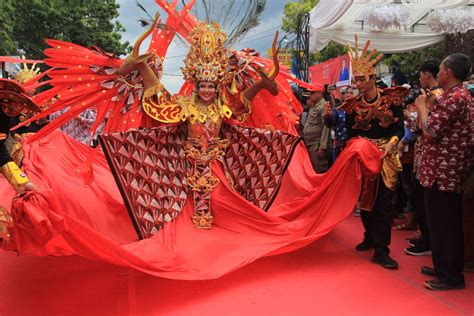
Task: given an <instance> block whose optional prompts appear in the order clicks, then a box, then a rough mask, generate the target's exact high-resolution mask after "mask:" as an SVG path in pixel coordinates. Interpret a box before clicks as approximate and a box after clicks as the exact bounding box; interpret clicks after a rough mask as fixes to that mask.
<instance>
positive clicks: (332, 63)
mask: <svg viewBox="0 0 474 316" xmlns="http://www.w3.org/2000/svg"><path fill="white" fill-rule="evenodd" d="M350 65H351V62H350V59H349V55H348V54H345V55H341V56H339V57H336V58H333V59H329V60H327V61H325V62H322V63H319V64H317V65H314V66H311V67H309V76H310V80H311V82H312V83H316V84H321V85H324V84H329V85H336V86H337V87H342V86H348V85H350V83H351V69H350V67H351V66H350Z"/></svg>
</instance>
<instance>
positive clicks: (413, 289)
mask: <svg viewBox="0 0 474 316" xmlns="http://www.w3.org/2000/svg"><path fill="white" fill-rule="evenodd" d="M361 230H362V229H361V225H360V222H359V219H357V218H352V217H351V218H348V219H347V220H345V221H344V222H343V223H341V224H339V225H338V226H337V227H336V229H335V230H334V231H333V232H332V233H331V234H329V235H328V236H327V237H325V238H323V239H321V240H319V241H317V242H315V243H313V244H312V245H310V246H308V247H306V248H303V249H301V250H299V251H296V252H293V253H290V254H284V255H280V256H274V257H269V258H264V259H261V260H258V261H257V262H255V263H253V264H250V265H249V266H246V267H244V268H243V269H240V270H238V271H236V272H234V273H231V274H229V275H227V276H225V277H223V278H221V279H217V280H211V281H174V280H168V279H161V278H156V277H152V276H149V275H145V274H143V273H139V272H136V271H131V270H128V269H124V268H119V267H115V266H110V265H106V264H103V263H97V262H92V261H88V260H85V259H81V258H79V257H61V258H55V257H42V258H40V257H31V256H24V257H16V256H15V254H13V253H5V252H2V253H0V280H1V281H0V315H2V316H3V315H15V316H16V315H33V314H34V315H474V299H473V298H474V275H473V274H472V273H466V282H467V288H466V290H463V291H451V292H433V291H429V290H425V289H424V288H423V286H422V284H423V281H424V280H425V279H426V278H425V277H424V276H423V275H421V274H420V273H419V267H420V266H421V265H422V264H430V261H431V260H430V257H410V256H407V255H405V254H403V247H405V245H406V243H405V242H404V240H403V237H405V236H407V235H409V234H410V233H411V232H398V231H394V232H393V242H392V253H393V257H394V258H395V259H397V260H398V261H399V263H400V265H401V268H400V269H399V270H397V271H388V270H385V269H383V268H381V267H379V266H377V265H375V264H372V263H371V262H370V260H369V259H370V255H371V253H370V252H364V253H358V252H356V251H354V250H353V247H354V245H355V244H356V243H357V242H358V241H359V239H360V238H361Z"/></svg>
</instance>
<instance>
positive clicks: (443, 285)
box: [425, 279, 466, 291]
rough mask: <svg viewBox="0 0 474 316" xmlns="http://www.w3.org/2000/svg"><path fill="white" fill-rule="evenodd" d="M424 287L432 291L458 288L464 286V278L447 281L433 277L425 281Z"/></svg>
mask: <svg viewBox="0 0 474 316" xmlns="http://www.w3.org/2000/svg"><path fill="white" fill-rule="evenodd" d="M425 287H426V288H428V289H430V290H434V291H449V290H460V289H464V288H465V287H466V284H465V283H464V280H462V281H458V282H447V281H445V280H440V279H433V280H428V281H426V282H425Z"/></svg>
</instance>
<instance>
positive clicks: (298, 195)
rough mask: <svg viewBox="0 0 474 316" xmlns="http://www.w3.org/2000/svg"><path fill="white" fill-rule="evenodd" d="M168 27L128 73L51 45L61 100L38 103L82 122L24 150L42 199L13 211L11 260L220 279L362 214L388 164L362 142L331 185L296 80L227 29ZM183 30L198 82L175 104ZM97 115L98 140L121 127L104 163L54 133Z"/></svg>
mask: <svg viewBox="0 0 474 316" xmlns="http://www.w3.org/2000/svg"><path fill="white" fill-rule="evenodd" d="M183 12H184V11H183ZM157 23H158V20H157V19H155V23H154V24H153V26H152V28H150V30H149V32H148V33H152V41H151V43H152V44H151V47H150V49H149V50H148V52H147V53H146V54H143V55H140V54H139V52H138V51H139V43H140V42H141V41H142V40H143V38H144V37H145V36H147V35H148V34H145V35H144V36H143V37H142V38H141V39H140V40H139V41H138V42H137V45H136V46H135V49H134V53H133V54H132V56H131V57H129V58H128V59H127V60H125V61H123V60H121V59H118V58H116V57H114V56H111V55H110V54H107V53H104V52H103V51H101V50H99V49H96V48H93V49H87V48H83V47H80V46H78V45H74V44H71V43H66V42H60V41H51V40H49V41H48V43H49V44H50V45H51V46H52V48H50V49H47V50H46V51H45V54H46V55H47V56H48V57H49V58H47V59H46V63H47V64H48V65H50V66H52V67H55V69H53V70H52V71H51V72H50V73H49V74H48V75H49V77H50V78H51V80H50V84H51V85H52V86H53V88H52V89H50V90H47V91H45V92H43V93H41V94H38V95H36V96H35V97H34V98H33V99H34V100H35V101H36V102H38V103H40V104H41V103H44V102H47V101H49V100H50V99H51V98H53V97H55V98H56V99H57V101H56V102H55V103H53V104H52V105H51V106H50V107H49V109H47V110H45V111H43V112H42V113H41V115H39V116H37V117H35V118H33V119H38V118H41V117H43V116H46V115H48V114H49V113H52V112H55V111H58V110H61V109H64V108H66V107H70V109H69V111H67V112H65V113H64V114H63V115H62V116H60V117H58V118H57V119H56V120H55V121H53V122H51V123H50V124H49V125H48V126H46V127H45V128H43V129H42V130H41V131H40V132H39V133H37V134H35V135H34V136H32V137H30V138H29V141H30V144H28V145H26V146H25V162H24V165H25V170H26V172H27V173H28V175H31V177H32V178H33V179H34V180H35V183H37V184H38V186H39V187H40V188H41V190H39V192H32V193H28V194H26V195H24V196H23V197H21V198H18V199H15V200H14V202H13V205H12V209H11V213H12V214H11V215H12V217H13V220H14V225H13V228H12V240H11V242H10V243H9V244H8V245H6V246H5V248H7V249H11V250H15V251H17V252H19V253H34V254H38V255H46V254H49V255H68V254H78V255H81V256H83V257H87V258H92V259H98V260H103V261H106V262H109V263H113V264H117V265H121V266H129V267H133V268H135V269H138V270H141V271H144V272H146V273H149V274H153V275H156V276H161V277H167V278H173V279H209V278H216V277H219V276H222V275H224V274H226V273H229V272H231V271H233V270H235V269H237V268H239V267H242V266H244V265H246V264H248V263H250V262H252V261H254V260H256V259H258V258H260V257H263V256H267V255H273V254H278V253H284V252H288V251H292V250H294V249H298V248H300V247H302V246H304V245H307V244H309V243H311V242H312V241H314V240H316V239H318V238H320V237H321V236H323V235H325V234H327V233H328V232H329V231H330V230H331V228H332V227H334V225H336V224H337V223H338V222H339V221H341V220H342V219H344V218H345V217H346V216H347V215H349V214H350V213H351V211H352V209H353V206H354V205H355V203H356V201H357V198H358V195H359V192H360V188H361V178H362V176H371V175H374V174H376V173H377V172H378V171H379V170H380V166H381V163H380V159H381V157H382V155H383V153H381V152H380V151H379V150H378V149H377V148H376V147H375V146H373V145H372V144H370V143H369V142H367V141H365V140H362V139H357V140H354V141H352V142H350V143H349V144H348V146H347V148H346V150H345V151H344V153H342V154H341V156H340V158H339V159H338V162H337V163H336V164H335V165H334V166H333V167H332V169H331V170H330V171H329V172H328V173H326V174H325V175H316V174H314V172H313V171H312V170H311V169H312V168H311V164H310V161H309V158H308V155H307V152H306V149H305V148H304V146H303V145H302V144H299V143H298V141H299V137H298V136H297V133H296V130H295V129H294V126H293V123H294V122H295V120H296V115H295V114H294V113H293V109H294V110H296V111H298V110H300V108H299V105H298V104H297V103H296V100H295V99H294V97H293V96H292V92H291V88H290V86H289V84H288V82H287V79H288V78H290V75H289V73H288V72H286V71H285V70H283V71H278V70H279V69H278V68H279V67H278V64H277V62H274V61H273V62H272V61H271V60H265V59H262V58H260V57H259V56H258V55H257V54H255V53H254V52H253V51H252V50H246V51H234V50H230V49H227V48H225V47H224V43H225V39H226V35H225V33H224V32H222V31H221V30H220V29H219V27H218V25H216V24H206V23H197V22H196V21H195V20H193V19H190V18H189V15H186V16H179V18H178V15H176V16H173V15H170V16H169V18H168V21H167V25H168V28H164V29H162V30H158V29H157V28H155V27H154V26H155V25H156V24H157ZM174 31H176V32H179V33H180V34H184V35H185V36H184V37H185V38H187V39H188V40H189V42H190V43H191V48H190V50H189V53H188V55H187V57H186V59H185V67H184V69H183V74H184V77H185V79H186V80H187V81H186V83H185V85H184V86H183V88H182V89H181V92H180V93H179V94H177V95H170V94H169V93H168V92H167V91H166V90H165V89H164V88H163V86H162V84H161V83H160V81H159V76H158V73H159V72H160V71H161V63H162V60H163V57H164V56H165V53H166V48H167V45H168V44H169V42H170V41H171V39H172V37H173V36H174V34H175V32H174ZM158 39H159V40H158ZM274 50H275V52H276V51H277V50H276V48H274ZM275 59H276V54H275ZM91 106H94V107H96V108H97V121H96V123H95V127H97V126H99V124H100V123H101V122H102V120H103V119H104V118H105V117H107V118H108V119H107V123H106V125H105V131H104V135H103V136H101V144H102V146H103V148H104V153H105V155H104V154H102V152H99V151H97V150H93V149H90V148H88V147H87V146H83V145H80V144H78V143H77V142H75V141H73V140H71V139H69V138H67V137H65V136H63V135H62V134H61V133H60V132H57V131H54V130H55V129H56V128H57V127H58V126H60V125H61V124H63V123H65V122H67V121H68V120H70V119H71V118H73V117H74V116H75V115H77V114H79V113H81V112H82V111H83V110H84V109H86V108H88V107H91ZM93 128H94V127H93ZM48 133H52V134H51V135H47V134H48ZM38 139H40V140H39V141H36V142H34V140H38ZM84 160H85V161H86V162H84ZM107 162H108V163H109V164H110V169H111V170H112V173H111V172H110V171H109V167H108V165H107ZM84 181H85V182H86V186H84ZM115 183H117V186H118V190H117V186H116V185H115ZM341 190H343V191H344V192H346V197H345V198H344V199H340V198H339V193H340V192H341Z"/></svg>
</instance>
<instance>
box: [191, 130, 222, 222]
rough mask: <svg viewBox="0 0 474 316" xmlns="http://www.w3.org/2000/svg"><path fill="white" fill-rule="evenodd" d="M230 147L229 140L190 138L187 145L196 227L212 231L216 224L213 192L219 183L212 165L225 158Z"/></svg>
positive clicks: (193, 218)
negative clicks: (212, 199) (212, 208)
mask: <svg viewBox="0 0 474 316" xmlns="http://www.w3.org/2000/svg"><path fill="white" fill-rule="evenodd" d="M228 145H229V141H228V140H227V139H220V138H212V139H210V140H208V139H206V138H205V137H202V138H190V139H188V140H187V141H186V144H185V148H186V149H185V155H186V158H188V159H189V161H190V162H191V170H190V173H189V176H188V177H187V179H186V180H187V184H188V186H189V188H190V189H191V191H192V192H193V201H194V214H193V217H192V220H193V223H194V227H196V228H202V229H210V228H211V227H212V223H213V222H214V216H213V215H212V211H211V192H212V190H213V189H214V188H215V187H216V186H217V184H218V183H219V179H217V178H216V177H215V176H214V175H213V174H212V169H211V166H212V163H213V162H214V161H215V160H219V159H221V158H222V157H223V156H224V153H225V149H226V148H227V146H228Z"/></svg>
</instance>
